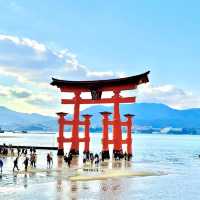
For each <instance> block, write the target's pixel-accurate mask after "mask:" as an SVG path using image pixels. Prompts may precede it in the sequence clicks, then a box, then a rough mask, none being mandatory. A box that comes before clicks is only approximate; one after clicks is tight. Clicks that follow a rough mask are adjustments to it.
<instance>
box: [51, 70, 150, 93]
mask: <svg viewBox="0 0 200 200" xmlns="http://www.w3.org/2000/svg"><path fill="white" fill-rule="evenodd" d="M149 73H150V71H147V72H145V73H143V74H139V75H136V76H129V77H125V78H116V79H107V80H92V81H69V80H60V79H55V78H52V82H51V85H53V86H57V87H58V88H60V89H63V88H64V90H65V91H68V90H69V91H72V90H73V89H81V90H83V91H91V90H112V89H113V88H114V87H115V88H116V87H122V88H123V89H126V90H130V89H134V88H136V87H137V85H140V84H142V83H147V82H149V79H148V74H149Z"/></svg>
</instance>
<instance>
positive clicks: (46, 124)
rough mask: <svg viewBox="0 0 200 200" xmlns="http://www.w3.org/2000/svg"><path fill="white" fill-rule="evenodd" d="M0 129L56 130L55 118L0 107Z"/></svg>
mask: <svg viewBox="0 0 200 200" xmlns="http://www.w3.org/2000/svg"><path fill="white" fill-rule="evenodd" d="M0 127H1V128H2V129H6V130H35V131H36V130H45V131H47V130H56V128H57V124H56V118H54V117H49V116H43V115H39V114H35V113H33V114H27V113H20V112H16V111H13V110H10V109H8V108H5V107H2V106H1V107H0Z"/></svg>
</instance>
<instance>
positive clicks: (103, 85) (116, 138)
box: [51, 71, 150, 158]
mask: <svg viewBox="0 0 200 200" xmlns="http://www.w3.org/2000/svg"><path fill="white" fill-rule="evenodd" d="M149 73H150V72H149V71H148V72H146V73H144V74H140V75H136V76H130V77H126V78H118V79H110V80H95V81H67V80H59V79H55V78H52V80H53V81H52V83H51V85H53V86H57V87H58V88H60V90H61V92H72V93H74V95H75V96H74V98H72V99H62V100H61V103H62V104H73V105H74V115H73V119H72V120H67V119H65V116H66V115H67V113H64V112H60V113H57V114H58V116H59V136H58V155H64V143H71V149H70V151H71V153H72V154H79V143H80V142H85V149H84V151H85V152H89V143H90V136H89V128H90V118H91V117H92V116H91V115H83V118H84V120H82V121H81V120H80V105H81V104H106V103H113V104H114V113H113V120H109V115H110V114H112V113H108V112H102V113H101V114H102V116H103V138H102V145H103V149H102V155H103V156H104V157H105V158H109V157H110V156H109V149H108V145H109V144H113V145H114V149H113V152H114V153H117V154H120V153H121V152H122V144H127V153H128V154H129V155H132V134H131V129H132V117H133V115H131V114H126V115H125V117H126V118H127V121H125V122H122V121H121V118H120V108H119V105H120V103H134V102H135V100H136V98H135V97H122V96H121V95H120V92H121V91H123V90H132V89H136V88H137V86H138V85H140V84H142V83H146V82H148V81H149V80H148V74H149ZM103 91H112V92H113V93H114V95H113V96H112V97H111V98H101V96H102V92H103ZM82 92H91V97H92V98H91V99H83V98H81V93H82ZM65 125H71V126H72V137H71V138H65V137H64V126H65ZM109 125H112V126H113V139H112V140H109V139H108V127H109ZM79 126H84V127H85V137H84V138H79ZM122 126H126V127H127V138H126V140H122V129H121V128H122Z"/></svg>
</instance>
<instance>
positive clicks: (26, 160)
mask: <svg viewBox="0 0 200 200" xmlns="http://www.w3.org/2000/svg"><path fill="white" fill-rule="evenodd" d="M28 160H29V159H28V157H26V158H25V160H24V166H25V172H27V168H28Z"/></svg>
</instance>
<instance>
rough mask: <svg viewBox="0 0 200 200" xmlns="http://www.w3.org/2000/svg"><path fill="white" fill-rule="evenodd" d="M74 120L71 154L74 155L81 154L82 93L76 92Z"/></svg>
mask: <svg viewBox="0 0 200 200" xmlns="http://www.w3.org/2000/svg"><path fill="white" fill-rule="evenodd" d="M74 94H75V97H74V102H75V103H74V118H73V126H72V144H71V149H70V152H71V153H72V154H73V155H78V154H79V114H80V100H81V97H80V95H81V91H75V92H74Z"/></svg>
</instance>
